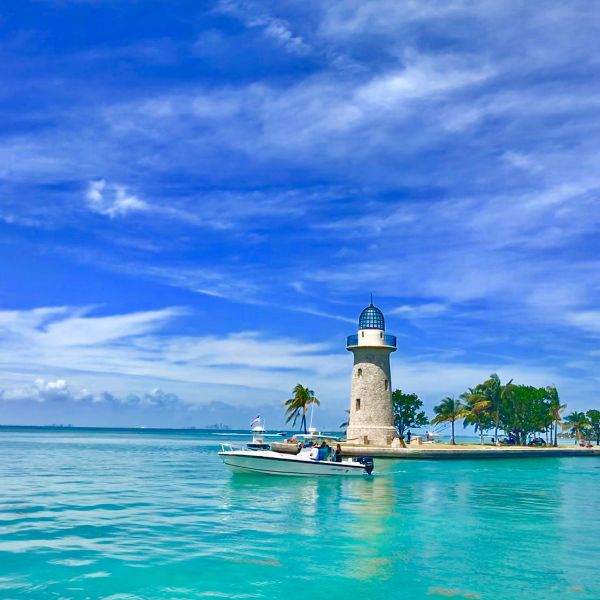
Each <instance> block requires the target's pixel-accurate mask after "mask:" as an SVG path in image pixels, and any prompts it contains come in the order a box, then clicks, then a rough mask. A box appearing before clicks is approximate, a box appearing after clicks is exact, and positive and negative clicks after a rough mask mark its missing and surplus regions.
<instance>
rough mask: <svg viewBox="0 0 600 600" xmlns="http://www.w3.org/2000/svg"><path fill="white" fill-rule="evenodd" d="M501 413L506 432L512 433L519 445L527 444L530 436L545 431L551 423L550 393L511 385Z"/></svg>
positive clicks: (539, 389) (531, 387)
mask: <svg viewBox="0 0 600 600" xmlns="http://www.w3.org/2000/svg"><path fill="white" fill-rule="evenodd" d="M500 413H501V414H500V420H501V421H502V426H503V428H504V431H505V432H506V433H508V434H510V433H512V434H513V435H514V436H515V438H516V440H517V443H518V444H525V443H526V441H527V436H528V435H530V434H532V433H535V432H537V431H540V432H542V431H545V430H546V429H547V428H548V426H549V424H550V422H551V418H550V416H549V415H550V404H549V401H548V392H547V390H546V389H545V388H536V387H533V386H530V385H514V384H511V385H510V388H509V390H507V391H506V393H505V400H504V401H503V403H502V408H501V411H500Z"/></svg>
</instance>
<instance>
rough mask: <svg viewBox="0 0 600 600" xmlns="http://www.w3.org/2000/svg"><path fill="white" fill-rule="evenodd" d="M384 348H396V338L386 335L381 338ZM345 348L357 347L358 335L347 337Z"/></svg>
mask: <svg viewBox="0 0 600 600" xmlns="http://www.w3.org/2000/svg"><path fill="white" fill-rule="evenodd" d="M383 339H384V342H385V345H386V346H392V347H393V348H395V347H396V336H395V335H388V334H387V333H386V334H385V335H384V336H383ZM346 346H358V334H354V335H349V336H348V337H347V338H346Z"/></svg>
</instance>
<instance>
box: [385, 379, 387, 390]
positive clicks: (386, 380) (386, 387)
mask: <svg viewBox="0 0 600 600" xmlns="http://www.w3.org/2000/svg"><path fill="white" fill-rule="evenodd" d="M385 389H386V390H387V389H388V380H387V379H386V380H385Z"/></svg>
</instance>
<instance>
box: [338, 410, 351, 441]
mask: <svg viewBox="0 0 600 600" xmlns="http://www.w3.org/2000/svg"><path fill="white" fill-rule="evenodd" d="M346 414H347V415H350V410H349V409H346ZM349 425H350V417H349V416H347V417H346V420H345V421H344V422H343V423H340V429H341V430H342V431H343V432H344V435H345V434H346V431H348V426H349Z"/></svg>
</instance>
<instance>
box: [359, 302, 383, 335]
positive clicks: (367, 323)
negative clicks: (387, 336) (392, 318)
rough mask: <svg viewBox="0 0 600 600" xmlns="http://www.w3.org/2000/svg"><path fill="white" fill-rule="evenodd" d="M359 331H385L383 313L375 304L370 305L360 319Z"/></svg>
mask: <svg viewBox="0 0 600 600" xmlns="http://www.w3.org/2000/svg"><path fill="white" fill-rule="evenodd" d="M358 328H359V329H385V319H384V318H383V313H382V312H381V311H380V310H379V309H378V308H377V307H376V306H373V303H372V302H371V304H369V306H367V308H365V309H364V310H363V311H362V312H361V313H360V317H358Z"/></svg>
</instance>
